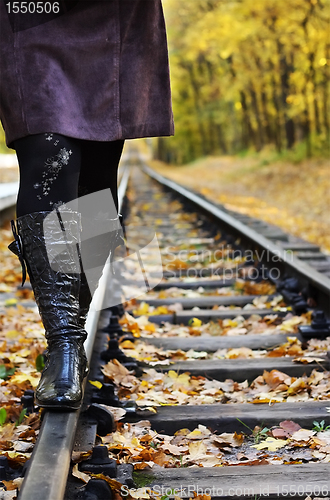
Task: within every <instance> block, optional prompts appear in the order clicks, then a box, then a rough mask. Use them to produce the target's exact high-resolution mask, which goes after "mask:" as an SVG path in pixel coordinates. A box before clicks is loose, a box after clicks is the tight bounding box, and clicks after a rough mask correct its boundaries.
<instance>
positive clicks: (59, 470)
mask: <svg viewBox="0 0 330 500" xmlns="http://www.w3.org/2000/svg"><path fill="white" fill-rule="evenodd" d="M129 173H130V167H129V166H128V165H126V166H125V167H124V169H123V174H122V177H121V181H120V185H119V188H118V202H119V210H120V209H121V207H122V204H123V200H124V196H125V192H126V187H127V182H128V178H129ZM109 273H110V266H109V265H105V267H104V271H103V276H102V278H101V280H100V284H99V287H98V289H97V291H96V293H95V296H94V298H93V302H92V304H91V308H90V312H89V313H88V316H87V321H86V327H85V329H86V331H87V333H88V337H87V340H86V342H85V349H86V354H87V358H88V361H89V362H90V360H91V357H92V352H93V346H94V340H95V336H96V331H97V324H98V319H99V315H100V309H101V307H92V306H93V305H94V306H98V305H101V306H102V302H103V297H104V294H105V290H106V283H107V280H108V278H109ZM85 383H86V380H85ZM79 414H80V411H79V410H78V411H73V412H59V411H45V415H44V418H43V422H42V426H41V429H40V433H39V436H38V440H37V443H36V446H35V448H34V450H33V454H32V457H31V459H30V465H29V467H28V470H27V474H26V477H25V478H24V480H23V483H22V487H21V490H20V492H19V495H18V498H19V500H62V499H63V498H64V494H65V489H66V483H67V476H68V472H69V468H70V461H71V452H72V448H73V445H74V438H75V431H76V428H77V424H78V420H79Z"/></svg>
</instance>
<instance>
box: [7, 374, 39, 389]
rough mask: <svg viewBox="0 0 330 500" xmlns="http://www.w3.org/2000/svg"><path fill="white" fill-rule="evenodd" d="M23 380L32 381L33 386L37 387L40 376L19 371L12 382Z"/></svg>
mask: <svg viewBox="0 0 330 500" xmlns="http://www.w3.org/2000/svg"><path fill="white" fill-rule="evenodd" d="M23 382H30V384H31V385H32V387H37V385H38V383H39V376H37V377H35V376H34V375H30V374H29V373H17V374H15V375H13V376H12V377H11V379H10V383H11V384H22V383H23Z"/></svg>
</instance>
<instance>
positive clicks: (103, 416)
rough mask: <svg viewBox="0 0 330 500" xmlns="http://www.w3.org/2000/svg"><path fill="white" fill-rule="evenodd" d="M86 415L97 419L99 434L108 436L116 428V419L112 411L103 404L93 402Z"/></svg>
mask: <svg viewBox="0 0 330 500" xmlns="http://www.w3.org/2000/svg"><path fill="white" fill-rule="evenodd" d="M86 415H87V416H88V417H91V418H92V419H93V420H95V421H96V423H97V433H98V435H99V436H106V435H107V434H110V433H111V432H114V431H115V430H116V424H115V419H114V417H113V415H112V413H111V412H110V411H109V410H107V409H106V408H104V407H103V406H101V405H99V404H97V403H92V404H91V405H90V406H89V407H88V408H87V410H86Z"/></svg>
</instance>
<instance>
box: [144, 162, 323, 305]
mask: <svg viewBox="0 0 330 500" xmlns="http://www.w3.org/2000/svg"><path fill="white" fill-rule="evenodd" d="M142 169H143V171H144V172H145V173H146V174H147V175H149V176H150V177H151V178H153V179H154V180H156V181H158V182H159V183H160V184H162V185H164V186H166V187H167V188H169V189H170V190H172V191H174V192H176V193H178V194H179V195H181V196H182V197H184V198H185V199H186V200H188V201H189V202H191V203H193V204H194V205H196V206H197V207H199V209H200V210H202V211H203V212H204V213H206V214H208V215H209V216H211V217H212V218H213V219H215V220H216V221H219V222H221V224H223V225H225V226H226V227H228V228H230V230H231V231H233V232H234V233H236V234H237V235H239V236H241V237H242V238H243V239H244V240H245V241H247V242H250V243H251V244H252V245H254V246H257V247H258V248H261V249H262V250H264V251H265V252H266V253H267V255H268V256H270V259H273V261H274V262H275V260H276V262H277V263H278V265H279V267H280V266H281V267H282V268H283V269H285V270H287V271H288V272H290V273H291V274H293V275H294V276H296V277H297V278H298V279H300V281H302V283H304V284H306V283H310V284H311V285H312V286H313V287H314V288H315V289H317V290H318V291H320V292H321V293H322V294H323V296H324V297H325V300H323V301H322V305H323V306H324V307H325V308H327V309H328V312H329V300H330V279H329V278H327V277H326V276H324V275H322V274H321V273H319V272H318V271H316V270H315V269H313V268H312V267H311V266H310V265H308V264H306V263H305V262H303V261H301V260H300V259H298V258H297V257H295V256H294V255H293V254H292V253H291V252H287V251H286V250H283V249H282V248H281V247H279V246H278V245H276V244H275V243H273V242H272V241H270V240H268V239H267V238H266V237H264V236H262V235H260V234H259V233H258V232H257V231H255V230H254V229H252V228H250V227H248V226H246V225H245V224H243V223H242V222H240V221H238V220H236V219H235V218H234V217H233V216H231V215H230V214H228V213H226V212H224V211H223V210H221V209H220V208H219V207H218V206H217V205H215V204H214V203H212V202H211V201H209V200H206V199H205V198H203V197H201V196H199V195H198V194H197V193H194V192H192V191H190V190H189V189H187V188H186V187H184V186H182V185H180V184H178V183H176V182H174V181H172V180H170V179H168V178H167V177H164V176H163V175H161V174H159V173H158V172H155V171H154V170H153V169H152V168H150V167H148V166H147V165H145V164H143V166H142Z"/></svg>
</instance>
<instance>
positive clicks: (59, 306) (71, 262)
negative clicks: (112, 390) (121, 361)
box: [9, 210, 87, 410]
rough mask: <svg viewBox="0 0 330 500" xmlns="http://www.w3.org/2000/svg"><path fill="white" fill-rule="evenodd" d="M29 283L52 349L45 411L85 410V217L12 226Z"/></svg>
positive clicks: (41, 394)
mask: <svg viewBox="0 0 330 500" xmlns="http://www.w3.org/2000/svg"><path fill="white" fill-rule="evenodd" d="M12 228H13V233H14V236H15V241H14V242H13V243H11V244H10V245H9V248H10V250H12V251H13V252H14V253H15V254H16V255H18V257H19V259H20V261H21V264H22V268H23V280H24V274H25V265H26V268H27V271H28V274H29V277H30V281H31V285H32V289H33V292H34V296H35V299H36V302H37V305H38V309H39V313H40V316H41V319H42V322H43V325H44V327H45V335H46V340H47V344H48V349H47V361H46V364H45V368H44V370H43V372H42V375H41V379H40V382H39V385H38V387H37V389H36V402H37V404H38V405H39V406H41V407H45V408H53V409H59V410H65V409H67V410H74V409H77V408H79V406H80V404H81V400H82V383H83V379H84V377H85V376H86V374H87V359H86V354H85V350H84V347H83V343H84V341H85V339H86V336H87V334H86V332H85V330H84V329H83V328H82V327H81V326H80V324H79V290H80V282H81V277H80V267H79V258H78V245H79V243H80V229H81V228H80V214H78V213H77V212H73V211H70V210H68V211H59V210H57V211H53V212H34V213H32V214H27V215H23V216H22V217H19V218H18V219H17V224H16V226H15V224H14V222H13V221H12Z"/></svg>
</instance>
